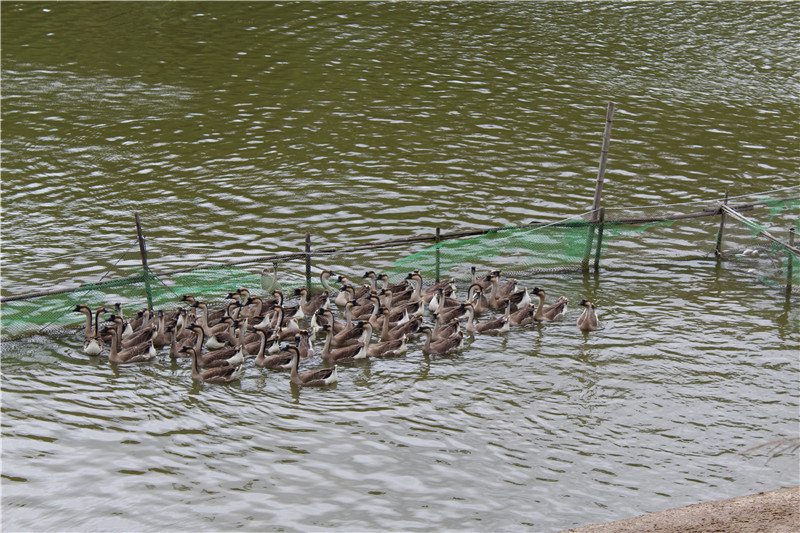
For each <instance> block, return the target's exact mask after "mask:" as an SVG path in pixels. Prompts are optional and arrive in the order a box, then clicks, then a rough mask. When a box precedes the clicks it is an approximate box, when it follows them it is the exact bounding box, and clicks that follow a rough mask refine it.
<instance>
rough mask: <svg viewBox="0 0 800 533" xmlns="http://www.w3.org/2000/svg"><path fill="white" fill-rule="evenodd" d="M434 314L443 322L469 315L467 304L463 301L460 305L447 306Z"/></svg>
mask: <svg viewBox="0 0 800 533" xmlns="http://www.w3.org/2000/svg"><path fill="white" fill-rule="evenodd" d="M434 315H435V316H436V317H437V319H438V320H441V321H442V323H443V324H445V323H447V322H452V321H453V320H460V319H461V318H463V317H465V316H467V304H465V303H462V304H461V305H459V306H458V307H445V308H444V309H440V310H438V311H437V312H436V313H434Z"/></svg>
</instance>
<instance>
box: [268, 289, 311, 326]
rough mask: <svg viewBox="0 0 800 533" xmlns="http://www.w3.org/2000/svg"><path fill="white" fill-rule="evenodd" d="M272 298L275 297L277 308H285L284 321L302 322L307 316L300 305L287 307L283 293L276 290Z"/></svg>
mask: <svg viewBox="0 0 800 533" xmlns="http://www.w3.org/2000/svg"><path fill="white" fill-rule="evenodd" d="M272 296H274V297H275V299H276V300H275V304H274V305H275V307H281V308H283V317H284V320H288V321H290V320H300V319H301V318H303V317H304V316H305V315H304V314H303V311H302V309H300V306H299V305H286V300H285V298H284V296H283V291H279V290H274V291H272Z"/></svg>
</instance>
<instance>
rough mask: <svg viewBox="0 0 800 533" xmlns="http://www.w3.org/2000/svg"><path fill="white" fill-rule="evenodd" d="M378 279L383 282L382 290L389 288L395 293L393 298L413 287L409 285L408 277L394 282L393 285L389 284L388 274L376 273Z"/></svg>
mask: <svg viewBox="0 0 800 533" xmlns="http://www.w3.org/2000/svg"><path fill="white" fill-rule="evenodd" d="M378 280H380V282H381V283H382V284H383V286H382V287H381V288H382V289H384V290H390V291H392V292H393V293H394V294H395V298H397V297H398V296H399V295H400V294H401V293H404V292H406V291H407V290H409V289H411V290H412V291H413V289H414V288H413V287H411V285H409V283H408V278H406V279H404V280H403V281H401V282H400V283H395V284H394V285H389V274H386V273H385V272H382V273H380V274H378Z"/></svg>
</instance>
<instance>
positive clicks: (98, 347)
mask: <svg viewBox="0 0 800 533" xmlns="http://www.w3.org/2000/svg"><path fill="white" fill-rule="evenodd" d="M74 311H75V312H76V313H83V314H85V315H86V328H85V329H84V332H83V335H84V338H85V340H84V342H83V353H85V354H86V355H90V356H95V355H100V353H102V351H103V348H104V346H105V344H104V341H103V338H102V337H101V336H100V334H99V331H98V329H97V326H98V324H99V320H100V315H101V311H102V313H105V312H106V310H105V309H104V308H102V307H101V308H99V309H98V310H97V314H96V316H95V320H94V321H95V325H94V328H93V327H92V310H91V309H90V308H89V306H87V305H83V304H78V305H76V306H75V309H74Z"/></svg>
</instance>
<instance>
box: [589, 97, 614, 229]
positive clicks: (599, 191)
mask: <svg viewBox="0 0 800 533" xmlns="http://www.w3.org/2000/svg"><path fill="white" fill-rule="evenodd" d="M613 122H614V102H609V103H608V110H607V111H606V129H605V131H604V132H603V149H602V151H601V153H600V167H599V168H598V169H597V183H596V184H595V188H594V201H593V202H592V222H595V221H596V220H597V216H598V214H599V213H598V209H600V198H601V197H602V195H603V180H604V179H605V175H606V163H608V145H609V144H610V142H611V124H612V123H613Z"/></svg>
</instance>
